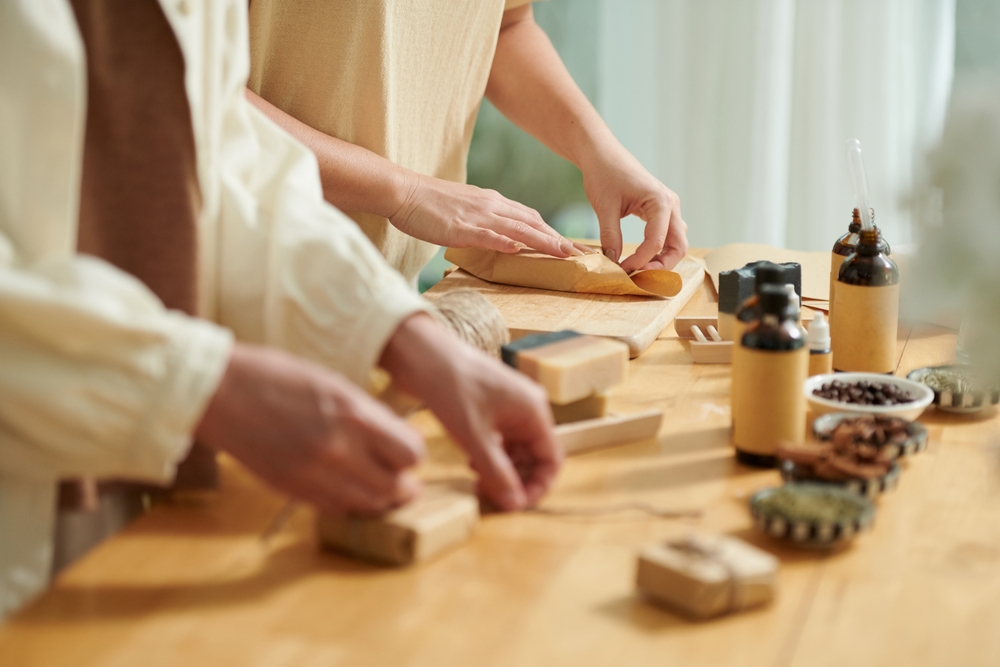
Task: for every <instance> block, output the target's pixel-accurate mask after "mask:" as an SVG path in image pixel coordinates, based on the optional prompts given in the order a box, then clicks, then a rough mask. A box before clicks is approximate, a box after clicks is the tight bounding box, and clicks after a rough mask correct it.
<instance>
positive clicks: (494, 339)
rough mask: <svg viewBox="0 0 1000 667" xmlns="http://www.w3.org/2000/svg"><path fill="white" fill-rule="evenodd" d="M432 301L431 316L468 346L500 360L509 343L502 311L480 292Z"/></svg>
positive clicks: (447, 294) (464, 292) (463, 292)
mask: <svg viewBox="0 0 1000 667" xmlns="http://www.w3.org/2000/svg"><path fill="white" fill-rule="evenodd" d="M431 299H432V300H431V304H432V305H433V306H434V307H433V308H431V310H430V314H431V316H432V317H434V319H436V320H437V321H438V322H440V323H441V324H443V325H444V326H445V327H447V328H448V329H449V330H450V331H451V332H452V333H454V334H455V335H456V336H458V337H459V338H461V339H462V340H463V341H465V342H466V343H468V344H469V345H471V346H473V347H475V348H477V349H479V350H482V351H483V352H485V353H486V354H488V355H490V356H493V357H499V356H500V348H501V347H503V346H504V345H506V344H507V343H509V342H510V332H509V331H508V330H507V324H506V323H505V322H504V321H503V316H502V315H501V314H500V311H499V310H497V308H496V306H494V305H493V304H492V303H490V301H489V299H487V298H486V297H484V296H483V295H482V294H480V293H479V292H477V291H475V290H471V289H457V290H452V291H450V292H445V293H444V294H442V295H441V296H438V297H433V296H432V297H431Z"/></svg>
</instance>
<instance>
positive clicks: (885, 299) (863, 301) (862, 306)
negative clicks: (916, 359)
mask: <svg viewBox="0 0 1000 667" xmlns="http://www.w3.org/2000/svg"><path fill="white" fill-rule="evenodd" d="M834 297H835V299H836V302H837V306H836V308H837V318H836V319H833V320H831V323H830V343H831V348H832V349H833V367H834V369H835V370H838V371H863V372H868V373H892V372H893V371H895V370H896V328H897V326H898V324H899V284H896V285H889V286H886V287H866V286H862V285H848V284H846V283H837V289H836V290H834ZM831 305H832V304H831Z"/></svg>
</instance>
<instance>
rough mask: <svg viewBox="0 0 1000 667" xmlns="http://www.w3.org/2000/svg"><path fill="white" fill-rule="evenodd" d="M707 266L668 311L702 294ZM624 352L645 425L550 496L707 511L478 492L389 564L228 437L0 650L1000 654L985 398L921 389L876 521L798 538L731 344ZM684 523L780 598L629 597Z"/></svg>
mask: <svg viewBox="0 0 1000 667" xmlns="http://www.w3.org/2000/svg"><path fill="white" fill-rule="evenodd" d="M709 289H710V288H707V287H706V289H705V291H704V292H703V293H701V294H699V295H698V296H697V297H696V298H695V299H694V300H693V301H692V303H691V304H689V306H688V307H687V309H686V311H685V313H684V314H691V315H699V314H708V313H710V312H711V311H712V309H713V308H714V305H713V304H712V303H711V299H710V297H709V294H710V292H709V291H708V290H709ZM899 347H900V362H899V367H898V371H897V372H898V374H899V375H905V374H906V373H908V372H909V371H910V370H912V369H914V368H917V367H921V366H926V365H933V364H941V363H946V362H949V361H951V360H952V358H953V354H954V349H955V335H954V332H952V331H950V330H947V329H942V328H939V327H933V326H915V327H914V328H913V329H912V330H910V329H906V330H903V331H901V334H900V346H899ZM631 363H632V366H631V371H632V373H631V377H630V379H629V381H628V383H627V384H626V385H625V386H623V387H621V388H620V389H619V390H617V391H615V392H614V393H613V400H612V408H613V409H614V410H616V411H620V412H627V411H638V410H643V409H648V408H651V407H657V408H662V409H663V410H664V412H665V419H664V426H663V429H662V432H661V434H660V437H659V439H658V440H657V441H650V442H644V443H637V444H634V445H628V446H624V447H619V448H615V449H610V450H605V451H602V452H595V453H591V454H585V455H582V456H579V457H575V458H573V459H571V460H569V461H567V463H566V466H565V468H564V470H563V472H562V474H561V476H560V478H559V480H558V483H557V485H556V487H555V489H554V491H553V492H552V493H551V494H550V495H549V496H548V497H547V498H546V500H545V501H544V502H545V505H546V506H549V507H553V508H563V509H573V508H582V507H599V506H607V505H610V504H614V503H618V502H622V501H642V502H646V503H650V504H653V505H656V506H659V507H663V508H673V509H678V508H699V509H702V510H703V511H704V513H703V515H702V517H701V518H700V519H686V520H668V519H661V518H652V517H648V516H643V515H640V514H622V515H611V516H605V517H600V518H568V517H562V518H556V517H551V516H544V515H539V514H510V515H491V516H487V517H485V518H484V520H483V521H482V523H481V525H480V527H479V529H478V531H477V533H476V535H475V537H474V539H473V540H472V542H471V543H469V544H468V545H467V546H463V547H461V548H459V549H457V550H454V551H451V552H449V553H447V554H445V555H443V556H441V557H439V558H436V559H434V560H432V561H430V562H428V563H425V564H422V565H419V566H417V567H414V568H410V569H382V568H378V567H373V566H368V565H364V564H359V563H356V562H352V561H350V560H347V559H345V558H342V557H340V556H336V555H332V554H328V553H323V552H321V551H320V550H319V549H318V548H317V545H316V540H315V536H314V532H313V516H312V513H311V511H310V510H308V509H306V508H303V507H298V506H295V507H293V508H292V509H291V511H283V509H284V508H286V506H287V503H286V500H285V499H284V498H282V497H280V496H278V495H276V494H275V493H273V492H271V491H270V490H268V489H267V488H265V487H264V486H263V485H262V484H261V483H260V482H259V481H257V480H256V479H255V478H253V477H251V476H250V475H249V474H248V473H246V472H245V471H244V470H243V469H242V468H241V467H240V466H239V465H237V464H235V463H234V462H232V461H224V466H223V484H222V490H221V492H219V493H218V494H217V495H215V496H213V497H210V498H203V499H200V500H191V501H189V502H185V503H175V504H173V505H163V506H159V507H156V508H154V510H153V511H152V512H150V513H149V514H148V515H146V516H145V517H143V518H142V519H140V520H138V521H137V522H135V523H134V524H133V525H132V526H131V527H130V528H129V529H127V530H126V531H124V532H123V533H122V534H120V535H119V536H118V537H116V538H114V539H112V540H110V541H108V542H107V543H105V544H104V545H102V546H100V547H99V548H97V549H96V550H95V551H93V552H92V553H91V554H90V555H89V556H87V557H86V558H84V559H83V560H82V561H81V562H79V563H78V564H77V565H75V566H74V567H72V568H70V569H69V570H68V571H66V572H65V573H64V574H63V575H62V576H61V577H60V578H59V579H58V581H56V582H55V584H54V586H53V587H52V589H51V590H50V591H49V592H47V593H46V594H45V595H43V596H42V597H41V598H40V599H39V600H37V601H36V602H35V603H34V604H32V605H30V606H29V607H28V608H27V609H25V610H24V611H22V612H21V613H20V614H18V615H16V616H15V617H14V618H13V619H11V620H10V621H9V622H8V623H7V624H6V625H5V626H2V627H0V665H3V666H4V667H8V666H11V667H13V666H17V667H29V666H34V665H45V666H46V667H50V666H54V665H74V666H76V667H84V666H91V665H101V666H106V667H112V666H115V667H117V666H136V665H142V666H143V667H154V666H159V665H164V666H166V665H170V666H172V667H173V666H176V665H184V666H188V667H189V666H200V665H212V666H214V667H222V666H229V665H233V666H239V667H284V666H286V665H287V666H289V667H290V666H296V667H309V666H313V665H316V666H319V665H323V666H331V665H337V666H355V665H356V666H362V665H364V666H370V665H398V666H404V667H411V666H412V667H416V666H418V665H419V666H425V665H426V666H428V667H431V666H434V667H441V666H450V665H462V666H480V667H486V666H491V667H492V666H501V665H502V666H505V667H509V666H522V665H524V666H532V665H538V666H541V667H553V666H556V665H573V666H575V667H583V666H587V665H668V664H670V665H685V666H699V665H712V666H713V667H722V666H727V665H740V666H741V667H747V666H753V665H766V666H784V665H795V666H799V665H802V666H806V665H810V666H811V665H829V666H831V667H833V666H837V667H840V666H844V665H851V666H852V667H861V666H868V665H907V666H913V665H962V666H969V665H991V666H995V665H1000V419H998V417H997V413H996V411H995V410H990V411H988V412H987V413H985V414H981V415H978V416H971V417H961V416H954V415H947V414H944V413H937V412H934V411H933V410H931V411H929V412H927V413H926V414H925V415H924V416H923V417H922V418H921V421H922V422H923V423H924V424H926V425H927V426H928V428H929V430H930V434H931V439H930V447H929V449H928V450H927V451H926V452H924V453H922V454H920V455H918V456H916V457H915V458H914V459H912V461H910V462H909V463H907V464H906V470H905V472H904V474H903V476H902V479H901V481H900V484H899V487H898V488H897V490H895V491H894V492H891V493H890V494H889V495H887V496H886V497H884V498H883V499H882V500H881V501H880V503H879V512H878V516H877V518H876V521H875V527H874V530H873V531H872V532H871V533H869V534H866V535H863V536H862V537H860V538H859V539H858V540H857V541H856V542H855V544H854V545H853V546H852V547H850V548H848V549H846V550H843V551H841V552H838V553H832V554H827V553H820V552H812V551H797V550H794V549H791V548H783V547H781V546H779V545H777V544H776V543H774V542H771V541H769V540H768V539H767V538H765V537H762V536H759V535H758V534H757V533H756V532H754V530H753V529H752V527H751V521H750V516H749V513H748V511H747V498H748V497H749V495H750V494H752V493H753V492H754V491H756V490H757V489H760V488H763V487H767V486H773V485H776V484H777V483H778V482H779V479H778V475H777V473H776V472H774V471H760V470H755V469H751V468H747V467H744V466H741V465H738V464H737V463H736V462H735V461H734V459H733V455H732V453H733V452H732V449H731V447H730V445H729V438H728V434H729V398H728V392H729V367H728V366H697V365H693V364H692V363H691V357H690V353H689V351H688V343H687V342H686V341H681V340H679V339H678V338H677V337H676V335H675V334H674V331H673V327H672V326H671V327H668V328H667V330H666V331H664V333H663V334H662V335H661V336H660V338H659V339H658V340H657V341H656V342H655V343H654V344H653V345H652V346H651V347H650V348H649V350H647V352H646V353H645V354H644V355H643V356H642V357H640V358H639V359H636V360H634V361H633V362H631ZM415 421H416V423H417V424H418V425H419V426H420V428H421V429H422V430H423V431H424V433H425V434H426V435H427V436H428V439H429V446H430V450H431V461H430V462H428V463H427V464H426V465H425V466H424V468H423V473H424V476H425V478H426V479H427V480H428V481H429V482H431V483H443V484H451V485H455V486H464V487H468V486H469V485H470V479H471V477H470V473H469V472H468V471H467V470H466V469H465V466H464V463H463V458H462V456H461V455H460V454H459V453H458V451H457V450H456V449H455V448H454V447H453V446H452V445H450V444H449V443H448V442H447V441H446V440H445V439H444V438H442V437H441V435H440V431H439V429H438V427H437V426H436V424H435V423H434V421H433V419H431V418H429V417H428V416H427V415H425V414H421V415H418V416H417V417H416V419H415ZM282 517H284V518H285V519H286V520H282ZM693 527H697V528H699V529H703V530H708V531H719V532H724V533H730V534H733V535H737V536H739V537H742V538H744V539H747V540H749V541H750V542H752V543H754V544H757V545H759V546H762V547H764V548H766V549H768V550H770V551H772V552H773V553H775V554H776V555H777V556H778V557H779V558H780V559H781V571H780V574H779V591H778V597H777V599H776V600H775V601H774V603H772V604H771V605H770V606H768V607H765V608H762V609H758V610H755V611H749V612H745V613H741V614H736V615H731V616H728V617H724V618H721V619H717V620H713V621H708V622H691V621H688V620H685V619H684V618H682V617H680V616H678V615H676V614H674V613H671V612H669V611H666V610H663V609H661V608H658V607H655V606H652V605H650V604H648V603H646V602H644V601H643V600H642V599H640V598H639V597H637V595H636V594H635V591H634V583H633V579H634V576H635V555H636V552H637V550H638V549H639V548H640V547H642V546H644V545H646V544H648V543H651V542H655V541H657V540H661V539H664V538H667V537H670V536H672V535H677V534H678V533H682V532H684V531H688V530H690V529H691V528H693Z"/></svg>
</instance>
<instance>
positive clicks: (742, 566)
mask: <svg viewBox="0 0 1000 667" xmlns="http://www.w3.org/2000/svg"><path fill="white" fill-rule="evenodd" d="M777 572H778V559H777V558H775V557H774V556H772V555H771V554H769V553H767V552H765V551H761V550H760V549H758V548H757V547H754V546H751V545H750V544H747V543H746V542H744V541H743V540H740V539H738V538H735V537H729V536H725V535H707V534H696V535H692V536H690V537H688V538H687V539H684V540H677V541H673V542H668V543H665V544H657V545H655V546H651V547H648V548H646V549H644V550H643V551H642V553H640V555H639V568H638V571H637V573H636V585H637V586H638V588H639V590H640V591H642V592H643V593H644V594H645V595H647V596H648V597H649V598H651V599H653V600H655V601H658V602H662V603H665V604H667V605H669V606H670V607H673V608H675V609H677V610H679V611H682V612H684V613H686V614H688V615H689V616H692V617H694V618H709V617H712V616H718V615H719V614H725V613H727V612H732V611H738V610H740V609H746V608H748V607H753V606H756V605H760V604H764V603H765V602H768V601H770V600H771V599H772V598H773V597H774V591H775V585H776V580H777Z"/></svg>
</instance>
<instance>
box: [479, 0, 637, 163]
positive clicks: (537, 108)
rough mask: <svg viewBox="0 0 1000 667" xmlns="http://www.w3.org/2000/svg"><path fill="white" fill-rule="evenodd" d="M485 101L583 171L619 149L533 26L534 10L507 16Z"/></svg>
mask: <svg viewBox="0 0 1000 667" xmlns="http://www.w3.org/2000/svg"><path fill="white" fill-rule="evenodd" d="M486 97H487V98H488V99H489V100H490V102H492V103H493V104H494V106H496V107H497V109H499V110H500V112H501V113H503V114H504V115H505V116H506V117H507V118H509V119H510V120H511V121H512V122H513V123H514V124H515V125H517V126H518V127H520V128H521V129H523V130H525V131H526V132H528V133H529V134H531V135H532V136H533V137H535V138H536V139H538V140H539V141H541V142H542V143H543V144H545V145H546V146H547V147H548V148H550V149H551V150H552V151H554V152H555V153H557V154H559V155H561V156H562V157H564V158H566V159H567V160H569V161H570V162H572V163H573V164H575V165H576V166H577V167H580V168H581V169H582V168H584V166H586V164H587V162H588V161H590V160H591V159H593V158H594V157H596V156H598V155H600V153H601V152H602V151H607V150H612V149H619V148H620V144H619V143H618V141H617V140H616V139H615V138H614V136H613V135H612V134H611V131H610V130H609V129H608V127H607V125H606V124H605V123H604V121H603V120H602V119H601V117H600V115H599V114H598V113H597V110H596V109H594V107H593V105H592V104H591V103H590V101H589V100H588V99H587V97H586V96H585V95H584V94H583V92H582V91H581V90H580V88H579V87H578V86H577V85H576V83H575V82H574V81H573V78H572V76H570V73H569V72H568V71H567V70H566V67H565V65H563V63H562V60H561V59H560V57H559V54H558V53H556V50H555V48H554V47H553V46H552V42H550V41H549V38H548V36H547V35H546V34H545V32H544V31H543V30H542V29H541V28H540V27H539V26H538V24H537V23H535V21H534V17H533V14H532V12H531V5H527V6H525V7H520V8H517V9H513V10H509V11H507V12H505V13H504V20H503V23H502V25H501V28H500V35H499V38H498V40H497V49H496V55H495V56H494V59H493V67H492V69H491V71H490V77H489V82H488V84H487V87H486Z"/></svg>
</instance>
